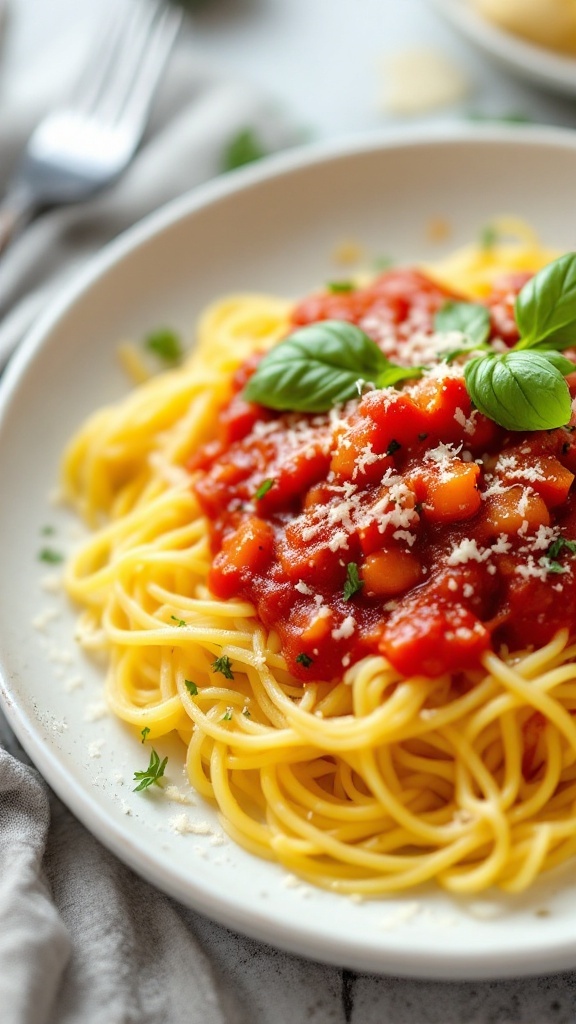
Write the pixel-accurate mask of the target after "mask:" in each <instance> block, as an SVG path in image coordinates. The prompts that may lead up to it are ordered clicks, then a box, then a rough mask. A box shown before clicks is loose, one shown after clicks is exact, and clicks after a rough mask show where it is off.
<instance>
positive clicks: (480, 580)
mask: <svg viewBox="0 0 576 1024" xmlns="http://www.w3.org/2000/svg"><path fill="white" fill-rule="evenodd" d="M526 279H527V275H514V277H512V278H503V280H502V281H501V282H499V283H498V285H497V286H495V287H494V291H493V294H492V295H491V296H490V297H489V298H488V300H487V305H488V307H489V309H490V312H491V322H492V336H493V337H498V338H499V339H500V340H501V341H503V342H504V343H505V344H513V343H514V342H515V341H516V340H517V333H516V328H515V325H514V320H513V315H512V309H513V300H514V296H515V294H516V293H517V291H518V290H519V288H520V287H521V286H522V285H523V284H524V283H525V280H526ZM447 297H450V296H449V295H448V293H447V292H446V291H445V290H444V289H443V288H442V287H440V286H439V285H438V284H436V283H434V282H433V281H432V280H430V279H428V278H427V277H426V276H425V275H424V274H422V273H420V272H418V271H415V270H401V271H391V272H389V273H386V274H383V275H381V276H380V277H379V278H378V279H377V280H376V281H375V282H374V283H373V284H372V285H370V287H368V288H363V289H356V290H354V291H349V292H346V293H343V294H319V295H314V296H311V297H309V298H307V299H305V300H304V301H303V302H301V303H300V304H299V305H298V306H296V308H295V309H294V311H293V315H292V320H293V323H294V325H295V326H296V325H304V324H307V323H312V322H315V321H318V320H322V319H327V318H330V319H340V320H348V321H350V322H353V323H356V324H358V325H359V326H360V327H361V328H362V329H363V330H364V331H365V332H366V333H367V334H368V335H370V337H372V338H373V340H374V341H376V343H377V344H378V345H380V347H381V348H382V350H383V351H384V352H385V354H386V355H387V356H389V357H391V358H394V360H395V361H396V362H399V363H406V364H410V363H414V362H418V363H423V362H425V363H426V364H428V365H430V363H431V358H430V352H431V350H432V352H433V349H434V329H433V318H434V314H435V313H436V311H437V310H438V309H439V308H440V307H441V306H442V305H443V304H444V302H445V301H446V298H447ZM424 354H425V358H422V356H423V355H424ZM432 363H433V365H432V368H431V369H430V370H429V371H428V372H427V373H426V374H425V376H424V377H423V378H422V379H420V380H418V381H411V382H409V383H407V384H405V385H404V386H403V387H402V389H401V390H398V389H395V388H385V389H381V390H369V391H367V392H366V393H364V394H363V395H362V396H359V397H358V398H357V399H355V400H353V401H350V402H348V403H347V404H346V405H345V406H344V407H338V408H337V409H334V410H332V411H331V412H330V413H326V414H320V415H318V414H306V415H304V414H300V413H298V414H296V413H277V412H273V411H271V410H269V409H265V408H263V407H261V406H258V405H254V404H251V403H248V402H246V401H245V400H244V399H243V397H242V388H243V387H244V385H245V383H246V381H247V380H248V378H249V376H250V374H251V373H252V372H253V371H254V369H255V366H256V364H257V358H256V357H255V358H254V359H252V360H251V361H249V362H248V363H246V364H245V365H244V366H243V367H241V369H240V370H239V371H238V373H237V374H236V376H235V378H234V381H233V394H232V397H231V398H230V401H229V403H228V404H227V405H226V406H225V408H223V409H222V411H221V415H220V416H219V421H218V436H217V439H216V440H215V441H213V442H211V443H210V444H208V445H206V446H205V447H204V448H203V449H202V450H201V451H200V452H199V453H198V454H197V456H195V458H194V459H193V460H192V462H191V463H190V470H191V471H193V473H194V478H193V487H194V490H195V492H196V494H197V496H198V500H199V502H200V505H201V508H202V510H203V512H204V514H205V515H206V516H207V518H208V520H209V523H210V536H211V544H212V550H213V556H214V557H213V564H212V568H211V570H210V575H209V581H208V582H209V586H210V588H211V590H212V591H213V593H214V594H215V595H216V596H217V597H220V598H224V599H226V598H233V597H240V598H244V599H247V600H249V601H251V602H252V603H253V604H254V606H255V608H256V612H257V615H258V618H259V619H260V621H261V622H262V623H263V625H264V626H265V627H266V628H267V629H274V630H275V631H276V632H277V633H278V635H279V637H280V641H281V645H282V651H283V653H284V655H285V657H286V661H287V664H288V667H289V669H290V672H291V673H292V674H293V675H294V676H296V677H297V678H300V679H302V680H307V679H324V680H331V679H337V678H339V677H341V676H342V674H343V672H344V670H345V669H346V668H347V667H348V666H349V665H351V664H352V663H354V662H355V661H357V660H358V659H360V658H362V657H363V656H365V655H367V654H377V653H381V654H383V655H385V656H386V657H387V658H388V659H389V660H390V661H391V662H392V664H393V665H394V666H395V667H396V668H397V669H398V670H399V671H400V672H402V673H403V674H405V675H416V674H422V675H425V676H430V677H431V676H436V675H439V674H441V673H443V672H453V673H454V672H459V671H463V670H468V669H471V668H475V667H478V665H479V661H480V658H481V656H482V654H483V652H484V651H486V650H487V649H488V648H490V647H494V648H496V649H499V648H500V647H501V645H507V647H508V648H509V649H510V650H519V649H524V648H526V647H529V646H541V645H542V644H544V643H546V642H547V641H548V640H550V639H551V637H552V636H553V635H554V634H555V633H556V632H557V631H558V630H559V629H560V628H562V627H568V629H569V630H571V631H572V630H573V625H574V622H575V621H576V573H575V571H574V570H575V568H576V558H575V557H574V553H573V551H572V550H571V546H570V545H569V544H567V543H566V541H567V540H570V539H571V538H572V537H576V502H575V499H574V494H573V488H572V484H573V481H574V474H575V473H576V440H575V437H574V435H573V432H572V429H571V427H567V428H562V429H556V430H551V431H543V432H534V433H522V434H520V433H511V432H509V431H506V430H504V429H503V428H501V427H499V426H497V425H496V424H495V423H494V422H493V421H491V420H489V419H487V418H486V417H485V416H483V415H482V414H481V413H479V412H478V411H477V410H476V409H473V408H472V406H471V402H470V399H469V397H468V394H467V391H466V388H465V385H464V378H463V369H462V367H461V366H458V365H456V366H455V365H448V364H447V363H445V362H444V363H436V365H434V360H433V359H432ZM574 550H575V551H576V547H575V548H574Z"/></svg>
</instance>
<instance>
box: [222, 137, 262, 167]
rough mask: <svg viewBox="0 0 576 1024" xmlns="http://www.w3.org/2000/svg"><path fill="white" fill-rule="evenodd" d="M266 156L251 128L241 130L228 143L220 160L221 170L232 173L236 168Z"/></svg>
mask: <svg viewBox="0 0 576 1024" xmlns="http://www.w3.org/2000/svg"><path fill="white" fill-rule="evenodd" d="M264 156H266V150H265V149H264V146H263V145H262V143H261V142H260V139H259V138H258V136H257V134H256V132H255V131H254V129H253V128H242V129H241V131H239V132H238V134H237V135H235V136H234V137H233V139H231V140H230V142H229V143H228V147H227V149H226V150H225V152H224V156H223V159H222V170H223V171H233V170H235V169H236V167H243V166H244V164H251V163H253V162H254V161H255V160H261V159H262V157H264Z"/></svg>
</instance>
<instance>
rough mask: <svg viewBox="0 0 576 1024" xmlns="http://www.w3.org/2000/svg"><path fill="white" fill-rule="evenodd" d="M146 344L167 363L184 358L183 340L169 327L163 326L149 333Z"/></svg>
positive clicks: (176, 361) (145, 340)
mask: <svg viewBox="0 0 576 1024" xmlns="http://www.w3.org/2000/svg"><path fill="white" fill-rule="evenodd" d="M144 344H145V345H146V348H148V349H150V351H151V352H153V353H154V355H155V356H158V358H159V359H162V360H163V362H165V363H178V362H180V360H181V359H182V342H181V341H180V338H179V336H178V335H177V334H176V332H175V331H172V330H171V329H170V328H169V327H161V328H159V329H158V330H157V331H153V332H152V334H148V335H147V336H146V338H145V339H144Z"/></svg>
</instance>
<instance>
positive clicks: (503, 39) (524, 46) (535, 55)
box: [429, 0, 576, 96]
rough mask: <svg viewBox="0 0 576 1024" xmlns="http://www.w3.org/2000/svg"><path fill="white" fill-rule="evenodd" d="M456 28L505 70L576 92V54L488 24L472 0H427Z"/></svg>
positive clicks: (567, 91)
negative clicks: (558, 50) (556, 51)
mask: <svg viewBox="0 0 576 1024" xmlns="http://www.w3.org/2000/svg"><path fill="white" fill-rule="evenodd" d="M429 2H430V3H431V4H432V6H433V7H435V8H436V10H437V11H439V13H440V14H442V15H443V16H444V17H445V18H446V19H447V20H448V21H449V22H450V23H451V24H452V25H453V26H454V28H456V29H457V30H458V31H459V32H461V33H462V35H464V36H465V37H466V38H467V39H469V40H470V42H471V43H474V45H475V46H478V47H479V48H480V49H481V50H483V51H484V52H485V53H486V54H487V55H488V56H489V57H492V58H494V59H495V60H496V61H498V63H500V64H502V65H503V66H504V67H506V68H507V69H508V70H509V71H512V72H513V73H514V74H516V75H519V76H520V77H521V78H524V79H528V80H529V81H531V82H532V83H533V84H535V85H541V86H544V87H545V88H547V89H551V90H553V91H554V92H560V93H566V94H568V95H569V96H574V95H576V58H574V57H569V56H565V55H563V54H560V53H554V51H552V50H548V49H545V48H544V47H542V46H536V45H535V44H533V43H530V42H528V41H527V40H525V39H521V38H520V37H519V36H515V35H512V33H510V32H506V31H504V29H502V28H499V27H498V26H497V25H494V24H492V23H491V22H489V21H488V20H487V19H486V18H483V17H482V15H481V14H479V13H478V11H476V10H475V9H474V6H473V2H472V0H429Z"/></svg>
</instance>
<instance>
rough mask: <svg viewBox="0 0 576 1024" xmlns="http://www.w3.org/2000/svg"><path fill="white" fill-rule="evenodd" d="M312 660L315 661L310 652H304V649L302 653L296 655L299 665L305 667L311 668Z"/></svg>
mask: <svg viewBox="0 0 576 1024" xmlns="http://www.w3.org/2000/svg"><path fill="white" fill-rule="evenodd" d="M312 661H313V659H312V658H311V657H310V655H309V654H304V651H303V652H302V654H297V655H296V662H297V664H298V665H302V667H303V668H310V665H311V664H312Z"/></svg>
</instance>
